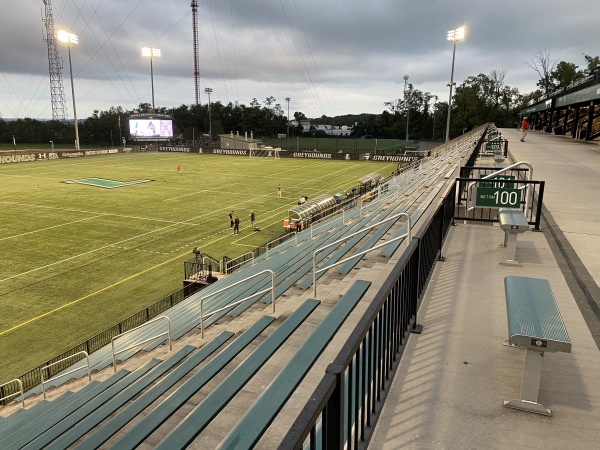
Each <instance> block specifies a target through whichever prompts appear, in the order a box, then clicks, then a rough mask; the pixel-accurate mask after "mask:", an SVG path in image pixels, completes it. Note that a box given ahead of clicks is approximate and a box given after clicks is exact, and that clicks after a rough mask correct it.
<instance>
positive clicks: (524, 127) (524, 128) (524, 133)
mask: <svg viewBox="0 0 600 450" xmlns="http://www.w3.org/2000/svg"><path fill="white" fill-rule="evenodd" d="M519 128H520V129H521V142H525V136H527V130H528V129H529V124H528V123H527V117H523V121H522V122H521V125H520V126H519Z"/></svg>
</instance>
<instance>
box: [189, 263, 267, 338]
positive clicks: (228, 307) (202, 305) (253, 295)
mask: <svg viewBox="0 0 600 450" xmlns="http://www.w3.org/2000/svg"><path fill="white" fill-rule="evenodd" d="M267 272H268V273H270V274H271V288H270V289H263V290H262V291H259V292H255V293H254V294H252V295H249V296H248V297H245V298H243V299H241V300H238V301H236V302H234V303H230V304H228V305H227V306H224V307H223V308H219V309H217V310H215V311H211V312H210V313H208V314H207V315H206V317H210V316H212V315H214V314H216V313H218V312H221V311H225V310H227V309H231V308H232V307H234V306H237V305H239V304H240V303H243V302H245V301H246V300H248V299H250V298H252V297H256V296H257V295H259V294H265V293H267V292H269V291H271V304H272V306H273V312H275V272H273V271H272V270H270V269H265V270H262V271H260V272H257V273H255V274H254V275H250V276H249V277H246V278H244V279H243V280H240V281H236V282H235V283H233V284H231V285H229V286H226V287H224V288H221V289H219V290H218V291H215V292H211V293H210V294H208V295H207V296H206V297H202V298H201V299H200V337H201V338H202V339H204V300H206V299H207V298H210V297H214V296H215V295H217V294H220V293H221V292H223V291H226V290H228V289H231V288H232V287H234V286H237V285H238V284H241V283H243V282H245V281H248V280H250V279H252V278H256V277H257V276H259V275H262V274H264V273H267Z"/></svg>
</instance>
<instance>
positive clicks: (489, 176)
mask: <svg viewBox="0 0 600 450" xmlns="http://www.w3.org/2000/svg"><path fill="white" fill-rule="evenodd" d="M521 165H524V166H527V167H528V168H529V172H528V174H527V175H528V179H527V181H531V180H532V179H533V166H532V165H531V163H530V162H527V161H520V162H517V163H514V164H511V165H510V166H508V167H505V168H503V169H500V170H498V171H496V172H492V173H490V174H489V175H486V176H485V177H482V178H480V180H487V179H490V178H491V177H494V176H496V175H498V174H501V173H504V172H506V171H508V170H510V169H514V168H515V167H518V166H521ZM476 184H477V182H476V181H473V182H471V183H469V186H468V187H467V202H468V204H469V205H471V203H472V199H471V191H472V190H473V186H475V185H476ZM530 189H531V187H530V184H527V186H526V188H525V214H527V211H528V210H529V192H530ZM472 209H475V207H474V206H469V208H468V209H467V211H471V210H472Z"/></svg>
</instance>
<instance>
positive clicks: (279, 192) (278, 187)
mask: <svg viewBox="0 0 600 450" xmlns="http://www.w3.org/2000/svg"><path fill="white" fill-rule="evenodd" d="M277 197H279V198H281V184H280V185H279V186H277Z"/></svg>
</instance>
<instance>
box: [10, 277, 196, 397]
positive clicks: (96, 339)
mask: <svg viewBox="0 0 600 450" xmlns="http://www.w3.org/2000/svg"><path fill="white" fill-rule="evenodd" d="M185 298H186V297H185V295H184V289H180V290H178V291H176V292H174V293H172V294H171V295H168V296H167V297H164V298H162V299H160V300H159V301H157V302H155V303H153V304H152V305H150V306H148V307H146V308H144V309H142V310H141V311H138V312H137V313H135V314H133V315H131V316H129V317H127V318H126V319H124V320H123V321H121V322H119V323H118V324H116V325H113V326H112V327H110V328H108V329H106V330H104V331H102V332H100V333H98V334H96V335H95V336H92V337H91V338H89V339H87V340H86V341H84V342H82V343H80V344H77V345H76V346H74V347H72V348H70V349H69V350H67V351H65V352H63V353H61V354H60V355H58V356H55V357H54V358H52V359H50V360H48V361H46V362H45V363H44V364H41V365H39V366H38V367H36V368H35V369H32V370H30V371H29V372H27V373H25V374H23V375H21V376H20V377H19V379H20V380H21V382H22V383H23V390H24V391H28V390H30V389H32V388H34V387H35V386H37V385H39V384H40V383H41V377H40V375H41V374H40V369H41V368H42V367H43V366H47V365H49V364H52V363H55V362H57V361H60V360H61V359H64V358H66V357H68V356H71V355H74V354H76V353H78V352H81V351H86V352H87V353H88V354H92V353H94V352H95V351H97V350H99V349H101V348H102V347H104V346H105V345H108V344H110V341H111V339H112V338H113V337H115V336H118V335H119V334H121V333H123V332H125V331H128V330H131V329H132V328H135V327H137V326H139V325H142V324H143V323H146V322H148V321H149V320H151V319H154V318H155V317H157V316H158V315H160V314H162V313H163V312H165V311H166V310H167V309H170V308H172V307H173V306H175V305H176V304H178V303H181V302H182V301H183V300H184V299H185ZM71 365H72V362H69V361H65V362H63V363H61V364H56V365H55V366H52V367H51V368H48V369H47V370H46V374H47V377H48V378H49V377H52V376H54V375H56V374H57V373H59V372H62V371H63V370H65V369H66V368H67V367H69V366H71ZM14 389H16V385H15V386H3V387H1V388H0V398H2V397H5V396H8V395H11V394H13V393H15V392H16V391H14ZM13 391H14V392H13ZM6 402H8V401H4V404H5V403H6ZM0 404H3V403H2V402H0Z"/></svg>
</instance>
